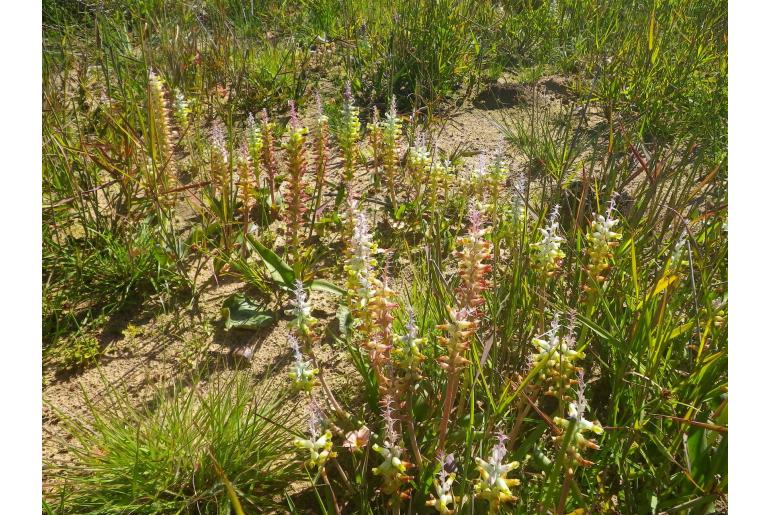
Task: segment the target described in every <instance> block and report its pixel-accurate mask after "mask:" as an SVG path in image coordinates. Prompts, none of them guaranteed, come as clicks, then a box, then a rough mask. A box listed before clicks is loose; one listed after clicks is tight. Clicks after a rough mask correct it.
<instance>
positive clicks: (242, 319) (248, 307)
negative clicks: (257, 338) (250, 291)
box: [222, 293, 273, 330]
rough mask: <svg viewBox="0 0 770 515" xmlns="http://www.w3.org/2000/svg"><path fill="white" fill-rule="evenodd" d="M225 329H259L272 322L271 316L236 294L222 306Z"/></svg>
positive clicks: (243, 296) (244, 297) (255, 304)
mask: <svg viewBox="0 0 770 515" xmlns="http://www.w3.org/2000/svg"><path fill="white" fill-rule="evenodd" d="M222 316H223V317H224V318H225V329H233V328H235V329H252V330H256V329H260V328H262V327H265V326H266V325H268V324H269V323H270V322H272V321H273V314H272V313H271V312H270V311H267V310H265V309H264V306H262V305H261V304H258V303H256V302H254V301H253V300H251V299H248V298H246V296H245V295H243V294H242V293H236V294H234V295H231V296H230V297H228V298H227V300H226V301H225V302H224V304H222Z"/></svg>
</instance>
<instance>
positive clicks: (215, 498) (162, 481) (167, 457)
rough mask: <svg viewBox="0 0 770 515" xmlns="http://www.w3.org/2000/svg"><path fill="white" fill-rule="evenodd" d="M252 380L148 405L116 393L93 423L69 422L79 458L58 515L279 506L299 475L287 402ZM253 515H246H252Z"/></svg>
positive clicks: (64, 473)
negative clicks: (292, 458)
mask: <svg viewBox="0 0 770 515" xmlns="http://www.w3.org/2000/svg"><path fill="white" fill-rule="evenodd" d="M269 389H270V385H269V384H267V383H263V384H260V385H256V386H255V385H254V384H252V382H251V381H250V380H249V379H248V378H243V377H240V378H230V379H219V380H216V381H214V382H213V383H211V384H209V385H206V386H205V387H204V386H203V384H202V383H195V384H193V386H191V387H181V386H172V387H170V389H168V390H167V391H161V392H158V395H157V397H156V398H155V399H154V401H153V402H151V403H149V404H148V405H146V406H145V407H144V408H137V407H135V406H134V404H133V401H132V399H131V398H130V397H129V396H128V394H127V393H125V392H123V391H121V390H118V389H110V390H109V394H108V396H107V399H106V403H104V406H102V405H101V403H100V406H97V405H96V404H94V403H92V402H89V403H88V408H89V415H90V417H89V418H90V419H91V420H90V421H89V422H88V423H86V422H85V421H81V420H71V419H70V420H66V424H67V425H68V427H69V429H70V432H71V435H72V436H73V442H74V443H73V444H72V445H70V447H69V448H68V450H69V452H70V453H71V455H72V456H73V458H74V464H73V465H71V466H68V467H65V468H62V469H60V468H58V467H56V466H54V465H51V467H52V468H51V472H53V473H56V474H57V475H58V476H59V478H60V479H61V481H62V486H61V489H60V492H59V497H58V498H59V499H60V500H59V502H58V503H57V506H55V507H51V512H53V513H94V514H96V513H103V514H106V513H148V514H149V513H231V510H235V512H236V513H238V511H237V509H236V508H235V506H239V507H240V509H241V510H245V512H246V513H254V512H260V511H263V510H267V509H269V508H270V507H275V505H276V500H275V493H276V492H277V491H280V490H281V489H282V488H284V487H285V486H286V485H287V484H289V483H291V482H292V481H295V480H296V479H297V477H298V473H297V470H296V468H294V467H292V466H290V464H289V463H287V462H286V460H285V457H286V456H287V454H288V453H289V452H290V449H291V434H290V432H289V430H288V429H287V427H288V426H289V425H290V423H291V415H290V413H289V412H288V411H287V410H286V409H285V408H286V406H284V401H285V399H284V398H283V397H282V396H281V395H280V394H276V393H273V392H270V391H269ZM243 512H244V511H241V513H243Z"/></svg>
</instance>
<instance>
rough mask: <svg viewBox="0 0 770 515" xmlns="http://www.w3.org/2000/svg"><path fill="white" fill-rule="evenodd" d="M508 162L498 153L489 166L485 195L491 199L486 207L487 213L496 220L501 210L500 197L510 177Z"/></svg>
mask: <svg viewBox="0 0 770 515" xmlns="http://www.w3.org/2000/svg"><path fill="white" fill-rule="evenodd" d="M508 169H509V165H508V162H507V161H505V160H504V159H503V156H502V153H497V154H496V155H495V158H494V159H493V160H492V164H491V165H490V166H489V171H488V173H487V175H486V181H485V184H484V190H485V193H486V194H487V195H488V197H489V204H488V205H487V206H486V212H487V213H488V214H489V215H490V216H492V218H493V219H496V215H497V213H498V212H499V210H500V209H501V208H504V207H505V206H501V205H500V197H501V196H502V194H503V189H504V188H505V180H506V179H507V177H508Z"/></svg>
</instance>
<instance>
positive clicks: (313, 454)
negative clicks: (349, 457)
mask: <svg viewBox="0 0 770 515" xmlns="http://www.w3.org/2000/svg"><path fill="white" fill-rule="evenodd" d="M320 424H321V414H320V408H319V407H318V405H317V404H316V402H315V399H313V398H312V397H311V398H310V418H309V420H308V426H309V429H310V438H295V439H294V446H295V447H296V448H297V449H307V450H308V451H309V452H310V457H309V458H308V459H307V460H306V461H305V466H306V467H307V468H309V469H315V468H323V466H324V465H326V462H327V461H328V460H329V459H330V458H334V457H336V456H337V453H336V452H334V451H332V445H333V444H332V433H331V431H329V430H328V429H327V430H325V431H324V432H323V433H322V434H319V432H320V430H319V426H320Z"/></svg>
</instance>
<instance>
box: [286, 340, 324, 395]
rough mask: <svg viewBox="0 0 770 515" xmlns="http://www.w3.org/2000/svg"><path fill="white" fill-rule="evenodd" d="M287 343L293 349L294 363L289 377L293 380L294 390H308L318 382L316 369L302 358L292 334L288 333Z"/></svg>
mask: <svg viewBox="0 0 770 515" xmlns="http://www.w3.org/2000/svg"><path fill="white" fill-rule="evenodd" d="M289 345H290V346H291V348H292V350H293V351H294V363H293V364H292V366H291V369H290V370H289V377H291V379H292V381H294V388H295V389H296V390H299V391H303V392H309V391H311V390H312V389H313V387H314V386H315V385H316V384H317V383H318V380H317V379H316V375H318V369H317V368H315V367H313V365H312V364H311V363H310V362H309V361H306V360H305V359H304V357H303V356H302V351H301V350H300V349H299V341H297V339H296V338H295V337H294V336H292V335H289Z"/></svg>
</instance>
